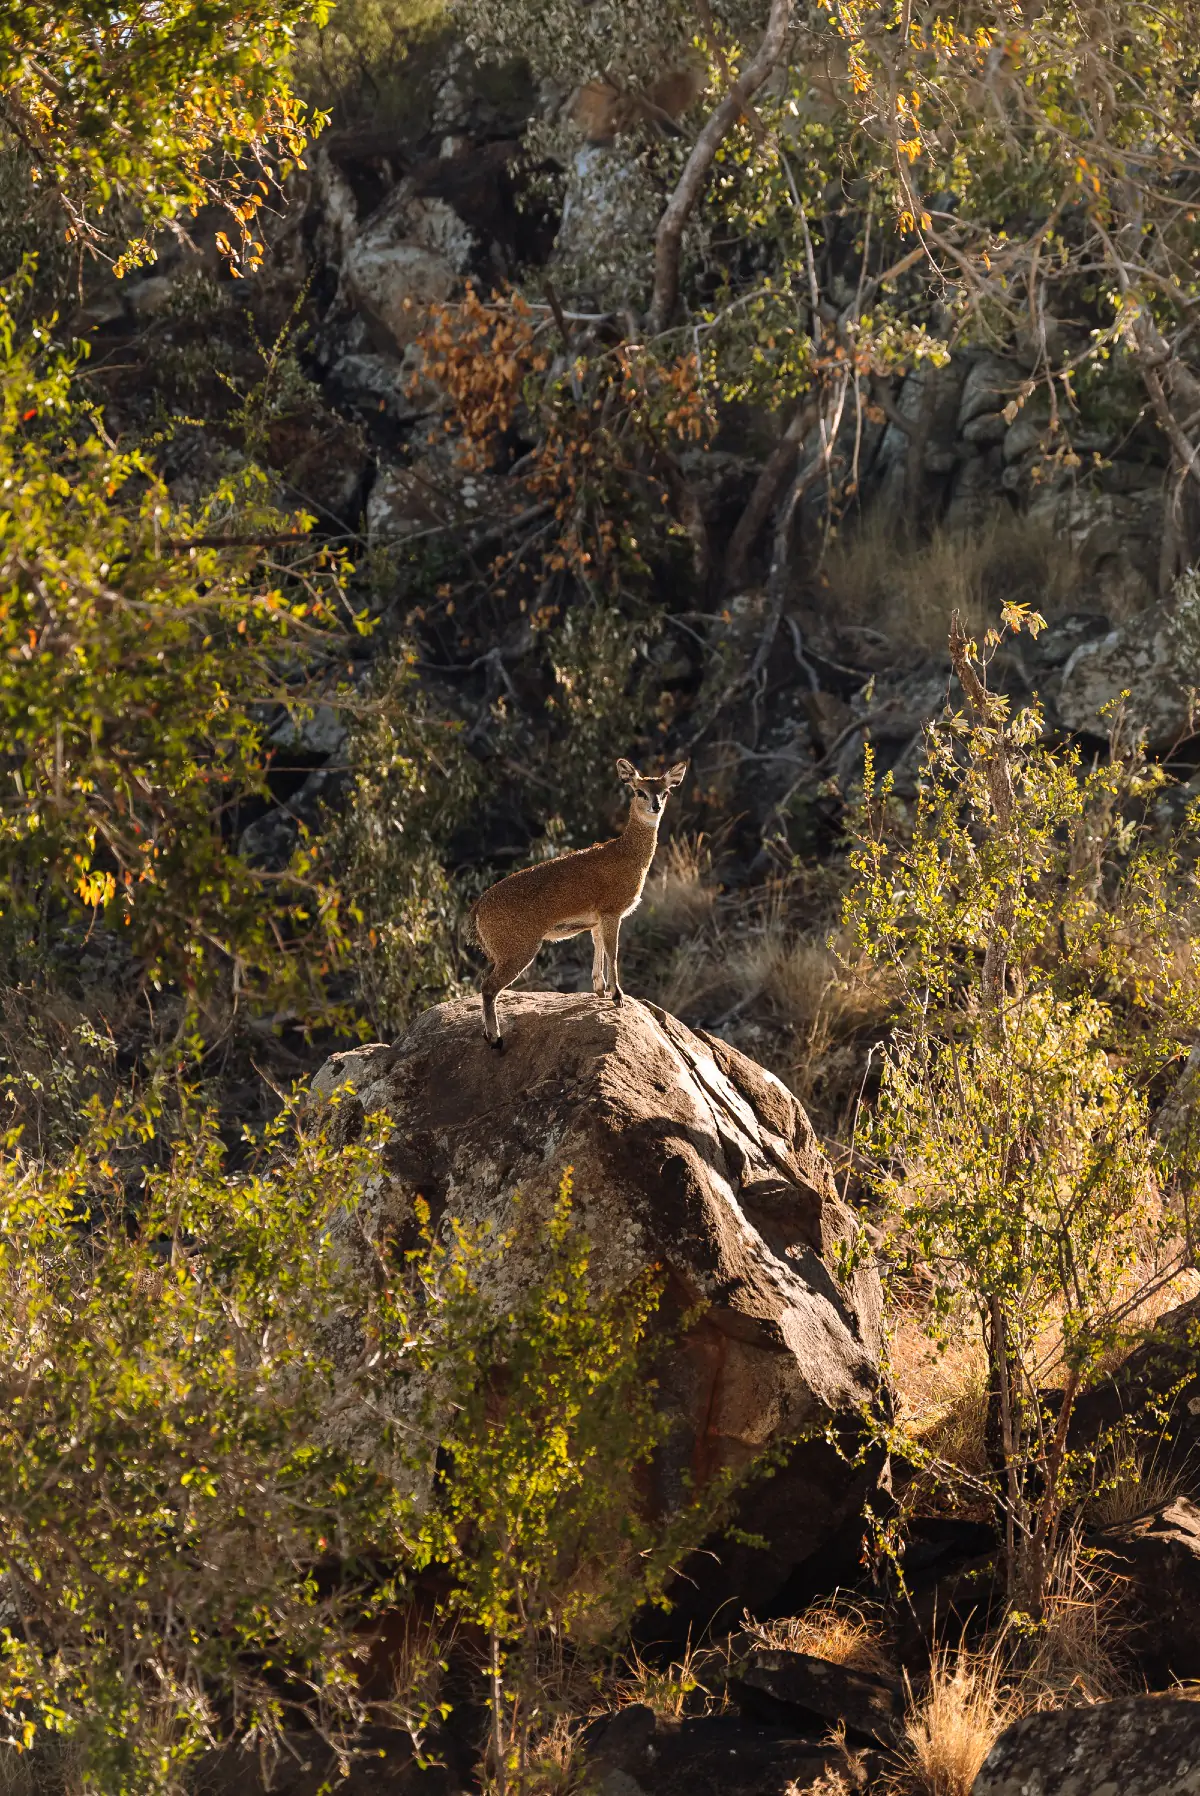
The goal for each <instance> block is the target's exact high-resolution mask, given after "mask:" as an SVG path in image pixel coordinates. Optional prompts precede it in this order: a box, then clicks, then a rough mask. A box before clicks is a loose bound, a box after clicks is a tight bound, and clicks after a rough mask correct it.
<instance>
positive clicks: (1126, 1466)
mask: <svg viewBox="0 0 1200 1796" xmlns="http://www.w3.org/2000/svg"><path fill="white" fill-rule="evenodd" d="M1186 1482H1187V1481H1186V1479H1185V1477H1184V1472H1183V1468H1182V1467H1181V1466H1180V1465H1178V1464H1176V1463H1172V1458H1171V1451H1170V1447H1169V1445H1168V1443H1167V1442H1166V1441H1165V1440H1164V1439H1163V1437H1162V1435H1161V1434H1159V1435H1158V1436H1157V1437H1155V1438H1148V1437H1147V1436H1146V1435H1145V1434H1144V1433H1141V1432H1139V1431H1138V1430H1136V1429H1134V1428H1133V1427H1131V1426H1130V1424H1129V1423H1125V1424H1123V1425H1122V1427H1120V1428H1119V1429H1118V1430H1117V1431H1116V1433H1115V1434H1114V1435H1113V1438H1112V1440H1111V1441H1110V1442H1109V1443H1108V1446H1107V1448H1106V1450H1105V1452H1104V1453H1103V1454H1102V1455H1101V1458H1100V1460H1099V1463H1098V1464H1097V1466H1096V1485H1095V1489H1094V1490H1093V1492H1092V1494H1091V1496H1090V1497H1089V1498H1088V1500H1087V1504H1086V1510H1085V1513H1086V1515H1087V1519H1088V1521H1089V1522H1090V1523H1091V1524H1092V1525H1093V1527H1096V1528H1116V1527H1120V1526H1121V1524H1122V1523H1124V1522H1132V1521H1135V1520H1136V1519H1137V1517H1138V1516H1141V1515H1146V1514H1148V1513H1149V1511H1150V1510H1152V1509H1159V1508H1161V1507H1162V1505H1163V1504H1164V1503H1172V1502H1174V1500H1175V1498H1176V1497H1178V1496H1181V1495H1182V1494H1183V1492H1184V1489H1185V1488H1186Z"/></svg>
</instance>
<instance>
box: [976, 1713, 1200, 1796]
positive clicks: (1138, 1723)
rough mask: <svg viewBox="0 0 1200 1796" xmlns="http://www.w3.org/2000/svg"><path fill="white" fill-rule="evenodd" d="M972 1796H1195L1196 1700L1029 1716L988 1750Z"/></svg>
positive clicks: (1198, 1770) (1199, 1764)
mask: <svg viewBox="0 0 1200 1796" xmlns="http://www.w3.org/2000/svg"><path fill="white" fill-rule="evenodd" d="M971 1796H1200V1703H1195V1702H1181V1701H1180V1700H1179V1699H1178V1698H1176V1697H1171V1696H1128V1697H1125V1698H1123V1699H1122V1700H1121V1701H1120V1702H1100V1703H1096V1704H1094V1705H1093V1706H1092V1707H1091V1708H1078V1709H1059V1710H1057V1711H1055V1712H1053V1713H1046V1714H1041V1715H1027V1716H1026V1717H1025V1719H1024V1720H1023V1721H1018V1722H1016V1723H1014V1725H1013V1726H1012V1727H1010V1728H1007V1729H1006V1730H1005V1732H1004V1733H1002V1734H1001V1736H1000V1738H999V1739H998V1740H997V1742H996V1744H995V1745H994V1746H993V1747H992V1750H991V1752H990V1753H989V1754H988V1756H987V1758H986V1759H985V1761H984V1765H983V1769H982V1770H981V1771H980V1773H979V1776H978V1777H977V1778H976V1779H975V1782H974V1784H973V1785H972V1788H971Z"/></svg>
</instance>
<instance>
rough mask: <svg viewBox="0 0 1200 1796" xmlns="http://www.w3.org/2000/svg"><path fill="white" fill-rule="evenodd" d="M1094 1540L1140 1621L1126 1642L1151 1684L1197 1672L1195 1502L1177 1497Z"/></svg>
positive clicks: (1199, 1514)
mask: <svg viewBox="0 0 1200 1796" xmlns="http://www.w3.org/2000/svg"><path fill="white" fill-rule="evenodd" d="M1097 1544H1098V1545H1099V1546H1100V1547H1101V1548H1102V1549H1103V1550H1105V1551H1106V1552H1107V1555H1108V1557H1109V1560H1110V1562H1111V1564H1112V1565H1113V1567H1114V1569H1115V1571H1116V1573H1117V1575H1118V1578H1119V1580H1120V1588H1121V1592H1122V1605H1123V1607H1124V1608H1125V1609H1127V1611H1128V1612H1129V1613H1130V1615H1131V1617H1132V1619H1133V1620H1134V1621H1135V1622H1136V1623H1138V1624H1139V1625H1138V1631H1137V1635H1136V1637H1135V1638H1134V1639H1133V1640H1132V1641H1131V1643H1130V1644H1131V1645H1132V1646H1133V1647H1134V1649H1135V1650H1136V1652H1137V1657H1138V1664H1139V1666H1140V1667H1141V1669H1142V1671H1143V1673H1144V1674H1145V1675H1146V1676H1147V1677H1148V1679H1149V1681H1150V1683H1151V1685H1152V1686H1154V1687H1155V1688H1159V1689H1161V1688H1163V1687H1164V1686H1165V1685H1167V1684H1169V1683H1170V1682H1171V1681H1172V1680H1173V1679H1180V1680H1185V1681H1186V1680H1187V1679H1191V1678H1200V1508H1197V1506H1196V1504H1195V1503H1191V1502H1189V1501H1188V1499H1187V1498H1186V1497H1178V1498H1176V1500H1175V1501H1174V1502H1173V1503H1164V1504H1162V1505H1160V1506H1159V1507H1158V1508H1156V1509H1152V1510H1150V1511H1149V1513H1148V1514H1146V1515H1140V1516H1137V1517H1136V1518H1135V1519H1134V1520H1133V1521H1129V1522H1125V1523H1123V1524H1122V1525H1121V1526H1120V1527H1118V1528H1108V1529H1106V1530H1105V1532H1104V1533H1103V1535H1101V1536H1100V1539H1099V1541H1098V1543H1097Z"/></svg>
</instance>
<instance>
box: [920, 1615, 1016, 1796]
mask: <svg viewBox="0 0 1200 1796" xmlns="http://www.w3.org/2000/svg"><path fill="white" fill-rule="evenodd" d="M910 1698H911V1700H910V1706H909V1711H908V1714H907V1716H906V1717H905V1722H904V1737H903V1740H902V1742H901V1745H900V1746H899V1747H898V1748H897V1751H896V1763H895V1766H894V1769H893V1771H892V1773H891V1778H890V1788H891V1789H892V1790H893V1791H894V1792H895V1796H970V1791H971V1786H972V1784H973V1783H974V1782H975V1779H976V1777H977V1776H978V1774H979V1769H980V1766H981V1765H982V1764H983V1761H984V1759H986V1757H987V1755H988V1753H989V1752H990V1751H991V1749H992V1746H993V1745H994V1743H995V1741H996V1739H997V1737H998V1736H999V1735H1000V1734H1001V1733H1002V1732H1003V1731H1004V1729H1005V1728H1006V1727H1007V1726H1008V1724H1009V1722H1010V1721H1012V1720H1014V1719H1015V1717H1016V1715H1017V1713H1018V1699H1017V1697H1016V1696H1015V1694H1014V1693H1013V1692H1012V1691H1011V1690H1010V1689H1008V1688H1007V1687H1006V1686H1005V1684H1004V1681H1003V1677H1002V1667H1001V1662H1000V1658H999V1655H998V1654H996V1653H989V1654H981V1653H969V1652H966V1651H965V1650H962V1649H960V1650H959V1651H958V1652H956V1653H954V1654H951V1653H949V1652H945V1651H939V1652H936V1653H935V1654H934V1656H933V1659H932V1662H931V1664H930V1668H929V1680H928V1684H927V1685H926V1686H925V1688H924V1689H923V1690H922V1691H921V1692H920V1694H919V1695H917V1696H915V1697H912V1694H911V1691H910Z"/></svg>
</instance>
